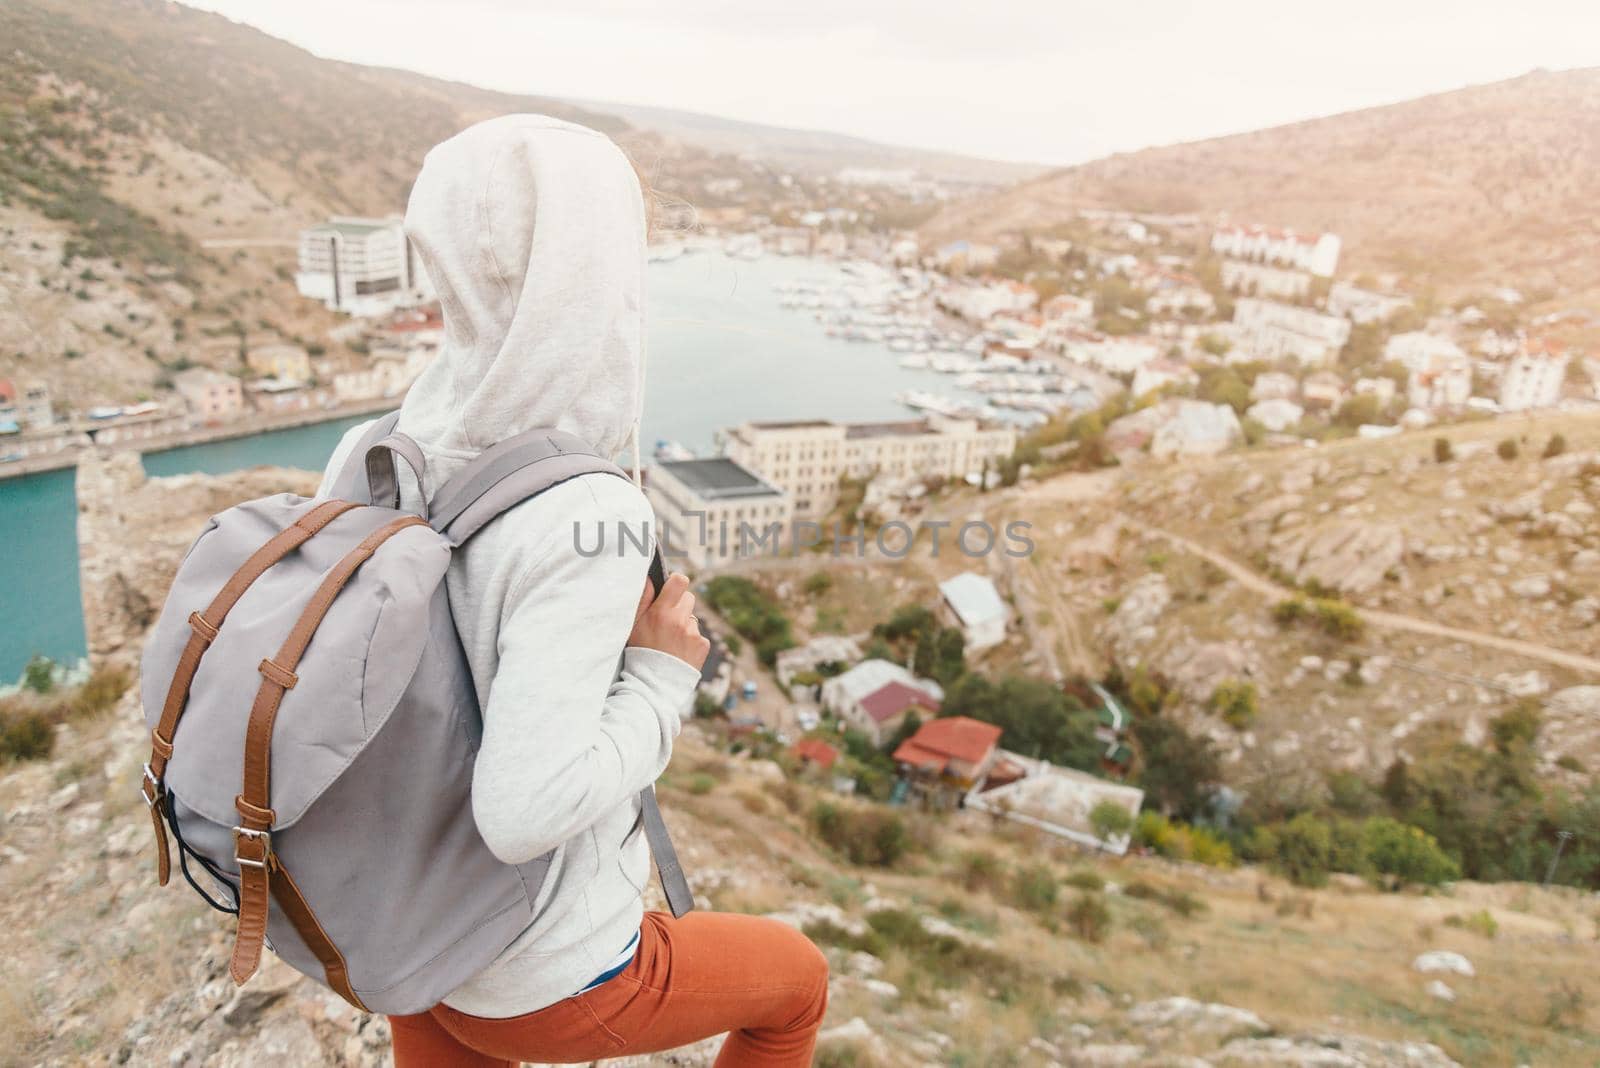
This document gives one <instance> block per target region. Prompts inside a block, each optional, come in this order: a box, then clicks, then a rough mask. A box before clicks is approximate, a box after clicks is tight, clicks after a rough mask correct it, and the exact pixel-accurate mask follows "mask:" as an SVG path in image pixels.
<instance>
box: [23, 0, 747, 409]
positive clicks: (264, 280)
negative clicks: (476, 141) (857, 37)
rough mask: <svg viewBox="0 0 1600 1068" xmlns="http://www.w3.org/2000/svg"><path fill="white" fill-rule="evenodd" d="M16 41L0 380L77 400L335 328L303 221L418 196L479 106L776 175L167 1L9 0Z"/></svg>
mask: <svg viewBox="0 0 1600 1068" xmlns="http://www.w3.org/2000/svg"><path fill="white" fill-rule="evenodd" d="M0 40H3V41H4V42H5V43H6V62H5V64H4V65H3V67H0V377H20V378H26V379H33V378H40V379H44V380H46V381H48V382H50V383H51V384H52V385H53V386H54V387H55V393H56V396H57V397H58V398H61V399H63V400H70V402H71V403H72V404H73V405H74V406H77V407H87V406H89V405H91V404H94V403H98V402H104V401H127V400H133V399H136V398H140V397H145V396H150V395H153V394H155V393H157V392H159V390H160V389H161V388H162V387H163V385H164V384H165V383H166V382H167V380H168V379H169V378H170V376H171V374H172V373H173V371H175V370H178V369H181V368H183V367H185V366H188V365H189V364H191V363H193V364H208V365H213V366H219V367H224V368H227V369H232V368H235V367H237V361H238V354H239V352H240V350H241V348H243V347H244V346H245V345H255V344H266V343H271V342H274V341H278V340H283V339H287V340H293V341H298V342H300V343H302V344H305V345H309V344H321V343H322V342H323V341H324V340H325V336H326V335H327V333H328V332H329V330H330V329H331V328H332V327H333V326H334V325H335V323H336V320H335V319H334V318H333V317H332V316H331V315H329V314H328V313H326V312H324V311H323V309H322V308H321V307H320V306H319V305H317V304H315V303H314V302H310V301H304V300H301V299H300V298H299V297H298V296H297V295H296V294H295V292H294V288H293V284H292V276H293V270H294V266H295V250H294V244H295V241H296V239H297V237H298V233H299V231H300V229H301V228H302V227H304V226H305V225H307V224H309V223H312V222H316V221H320V220H321V219H322V218H324V217H326V216H327V215H328V214H330V213H335V212H342V213H355V214H391V213H395V212H398V211H400V210H402V209H403V207H404V205H405V197H406V194H407V191H408V189H409V186H410V182H411V179H412V177H413V176H414V175H415V174H416V171H417V168H418V166H419V165H420V164H421V161H422V157H423V155H424V154H425V152H426V151H427V149H428V148H430V147H431V146H432V145H434V144H436V143H437V142H439V141H440V140H443V139H444V138H446V137H448V136H450V135H451V134H452V133H454V132H456V131H457V130H459V129H461V128H462V127H464V126H466V125H468V124H470V123H472V122H474V121H477V120H479V119H483V118H487V117H490V116H493V115H497V114H504V113H508V112H513V111H542V112H546V113H549V114H554V115H557V116H560V117H563V118H568V119H572V120H574V121H578V122H582V123H585V124H587V125H590V126H594V127H596V128H598V129H601V130H604V131H606V132H607V133H610V134H612V135H613V136H615V137H616V138H617V139H618V140H619V141H620V142H621V143H622V144H623V145H624V146H625V147H626V148H627V149H628V150H629V151H630V153H631V154H632V155H633V156H634V158H635V159H636V160H637V161H638V162H639V163H640V165H641V167H643V168H644V169H645V170H646V171H647V172H648V173H649V175H650V178H651V181H652V183H653V184H654V185H656V186H657V187H659V188H660V190H661V191H662V192H663V193H665V194H668V195H671V194H675V193H683V192H686V191H689V190H691V189H694V188H697V183H699V182H700V181H702V180H703V179H704V178H705V177H706V176H707V175H711V174H721V175H732V176H738V177H742V178H743V179H745V180H746V182H747V184H748V185H749V186H751V187H759V180H760V178H761V175H760V172H759V168H757V167H756V166H754V165H752V164H746V163H741V162H739V161H737V160H735V159H733V158H732V157H723V156H717V155H714V154H713V153H710V152H706V151H704V150H702V149H698V148H694V147H690V146H687V145H685V144H681V143H678V142H674V141H671V140H670V139H668V138H664V137H661V136H659V135H656V134H652V133H650V132H648V131H645V130H642V129H639V128H636V127H632V126H630V125H628V124H627V123H626V122H624V121H623V120H621V119H618V118H615V117H614V116H610V115H603V114H599V113H595V112H590V111H587V110H585V109H582V108H578V107H574V106H572V105H569V104H564V103H562V102H560V101H554V100H549V99H544V98H539V97H523V96H513V95H510V94H504V93H494V92H489V91H486V90H481V89H476V88H473V87H471V86H467V85H461V84H457V83H451V82H443V81H439V80H436V79H430V78H425V77H422V76H420V75H415V74H410V73H407V72H404V71H394V70H385V69H379V68H371V67H361V66H356V65H353V64H348V63H338V62H333V61H329V60H323V59H319V58H317V57H315V56H313V55H311V54H310V53H309V52H306V51H304V50H302V49H299V48H296V47H294V46H292V45H289V44H287V43H285V42H283V41H279V40H277V39H275V38H272V37H268V36H266V35H265V34H262V33H260V32H258V31H256V30H254V29H251V28H249V27H246V26H243V25H240V24H237V23H233V22H230V21H229V20H227V19H224V18H222V17H220V16H216V15H211V14H207V13H204V12H200V11H197V10H195V9H193V8H189V7H185V6H182V5H180V4H175V3H167V2H165V0H83V2H78V0H71V2H68V0H8V2H7V3H5V4H4V5H0ZM330 355H334V354H330Z"/></svg>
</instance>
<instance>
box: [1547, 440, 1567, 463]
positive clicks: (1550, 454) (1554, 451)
mask: <svg viewBox="0 0 1600 1068" xmlns="http://www.w3.org/2000/svg"><path fill="white" fill-rule="evenodd" d="M1566 451H1567V439H1566V438H1565V437H1563V436H1562V435H1560V434H1551V435H1550V440H1549V441H1547V442H1546V443H1545V446H1544V458H1545V459H1546V460H1549V459H1553V458H1554V457H1557V456H1560V455H1561V454H1562V453H1564V452H1566Z"/></svg>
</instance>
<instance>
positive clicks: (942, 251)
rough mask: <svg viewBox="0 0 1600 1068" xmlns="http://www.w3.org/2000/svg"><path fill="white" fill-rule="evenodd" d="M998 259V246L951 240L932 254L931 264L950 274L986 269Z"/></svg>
mask: <svg viewBox="0 0 1600 1068" xmlns="http://www.w3.org/2000/svg"><path fill="white" fill-rule="evenodd" d="M999 260H1000V249H999V247H998V246H995V245H984V244H979V243H978V242H976V241H952V242H950V243H949V244H948V245H944V246H942V247H941V248H939V249H938V250H937V251H936V252H934V254H933V265H934V266H935V267H937V268H939V270H941V271H945V272H947V273H950V274H959V273H961V272H963V271H984V270H988V269H989V268H990V267H993V266H994V265H995V264H996V263H997V262H999Z"/></svg>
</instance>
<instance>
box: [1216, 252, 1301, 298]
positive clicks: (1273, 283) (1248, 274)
mask: <svg viewBox="0 0 1600 1068" xmlns="http://www.w3.org/2000/svg"><path fill="white" fill-rule="evenodd" d="M1221 273H1222V284H1223V285H1224V286H1226V287H1227V288H1228V289H1230V290H1232V291H1233V292H1235V293H1249V294H1251V295H1253V296H1258V297H1279V298H1283V299H1288V300H1294V299H1297V298H1299V297H1303V296H1305V295H1306V294H1308V293H1310V292H1311V276H1310V275H1309V274H1307V273H1306V272H1305V271H1296V270H1291V269H1289V268H1287V267H1274V266H1272V265H1271V264H1268V263H1250V262H1248V261H1246V260H1223V261H1222V272H1221Z"/></svg>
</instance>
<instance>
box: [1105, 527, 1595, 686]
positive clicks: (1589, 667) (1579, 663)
mask: <svg viewBox="0 0 1600 1068" xmlns="http://www.w3.org/2000/svg"><path fill="white" fill-rule="evenodd" d="M1123 518H1124V519H1125V520H1126V521H1127V523H1128V525H1129V526H1130V527H1132V528H1133V529H1135V530H1139V531H1142V532H1143V533H1146V534H1150V535H1152V536H1154V537H1158V538H1162V539H1164V540H1165V541H1167V542H1168V543H1169V544H1171V545H1174V546H1176V547H1177V548H1179V549H1182V550H1183V551H1185V552H1187V553H1192V554H1193V555H1195V556H1198V557H1200V558H1201V559H1203V560H1207V561H1209V562H1210V563H1212V564H1215V565H1216V566H1217V567H1219V568H1221V569H1222V570H1223V571H1225V572H1226V573H1227V574H1228V576H1229V577H1230V578H1232V579H1233V580H1234V581H1235V582H1237V583H1239V584H1240V585H1241V586H1243V587H1244V588H1245V589H1247V590H1251V591H1252V592H1254V593H1259V594H1260V595H1261V596H1263V597H1272V598H1282V597H1289V596H1292V595H1293V594H1294V593H1295V592H1296V591H1294V590H1292V589H1290V588H1289V587H1287V586H1280V585H1279V584H1277V583H1276V582H1273V581H1271V580H1269V579H1265V578H1263V577H1261V575H1259V574H1257V573H1256V572H1254V571H1252V570H1250V569H1249V568H1247V567H1245V566H1244V565H1243V564H1240V563H1239V562H1238V561H1236V560H1234V559H1232V558H1231V557H1229V556H1225V555H1224V554H1222V553H1219V552H1216V551H1215V550H1213V549H1208V548H1206V547H1205V546H1204V545H1201V544H1200V543H1199V542H1196V541H1193V540H1191V539H1189V538H1186V537H1184V536H1183V535H1181V534H1174V533H1173V532H1172V531H1170V530H1162V529H1161V528H1160V527H1153V526H1150V525H1149V524H1148V523H1142V522H1140V521H1139V520H1137V519H1134V518H1132V517H1130V516H1126V515H1124V516H1123ZM1356 611H1357V613H1358V614H1359V615H1360V616H1361V618H1362V619H1363V620H1365V621H1366V622H1367V623H1368V624H1370V625H1371V626H1374V627H1382V628H1384V629H1386V630H1400V631H1407V632H1409V633H1412V634H1426V635H1429V636H1430V637H1434V638H1448V639H1450V640H1451V641H1458V642H1466V643H1468V644H1470V645H1476V646H1479V647H1480V648H1484V649H1496V650H1499V651H1500V652H1505V653H1513V654H1516V655H1517V656H1525V657H1528V658H1529V659H1532V660H1540V661H1543V662H1544V663H1546V664H1554V665H1555V666H1557V667H1563V668H1566V669H1568V670H1569V671H1577V672H1580V673H1582V674H1585V675H1589V676H1593V677H1596V678H1600V660H1597V659H1595V658H1594V657H1592V656H1583V655H1581V654H1579V653H1569V652H1566V651H1565V650H1562V649H1554V648H1551V647H1550V646H1548V645H1540V644H1538V643H1537V642H1525V641H1519V640H1518V639H1516V638H1502V637H1500V636H1498V635H1495V634H1482V633H1479V632H1478V631H1475V630H1462V629H1461V628H1459V627H1447V626H1445V625H1444V624H1442V623H1434V622H1431V621H1429V620H1426V619H1417V618H1416V617H1414V616H1405V615H1400V614H1399V613H1397V612H1385V611H1382V610H1380V609H1375V608H1359V607H1358V608H1357V609H1356Z"/></svg>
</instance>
